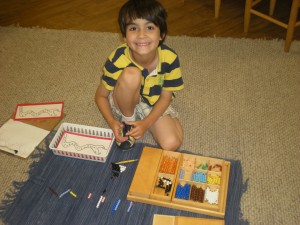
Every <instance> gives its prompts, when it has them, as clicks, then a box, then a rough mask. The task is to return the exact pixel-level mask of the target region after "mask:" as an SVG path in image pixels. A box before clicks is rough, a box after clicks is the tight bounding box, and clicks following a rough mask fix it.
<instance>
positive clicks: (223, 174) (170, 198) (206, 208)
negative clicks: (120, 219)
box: [127, 147, 230, 218]
mask: <svg viewBox="0 0 300 225" xmlns="http://www.w3.org/2000/svg"><path fill="white" fill-rule="evenodd" d="M229 173H230V162H228V161H225V160H221V159H215V158H209V157H203V156H196V155H191V154H184V153H179V152H170V151H165V150H162V149H158V148H151V147H144V148H143V152H142V155H141V158H140V160H139V164H138V166H137V169H136V172H135V174H134V177H133V180H132V183H131V186H130V188H129V191H128V194H127V199H128V200H131V201H136V202H142V203H146V204H152V205H157V206H163V207H168V208H174V209H179V210H185V211H190V212H195V213H200V214H205V215H210V216H216V217H220V218H224V216H225V207H226V199H227V191H228V179H229ZM199 175H201V176H199ZM201 177H202V180H201V179H200V178H201ZM203 177H204V178H205V179H204V180H203ZM170 184H171V185H170ZM186 188H187V189H186ZM200 189H202V190H200ZM199 191H200V192H201V194H199V193H200V192H199ZM182 193H184V194H182ZM195 193H196V194H195Z"/></svg>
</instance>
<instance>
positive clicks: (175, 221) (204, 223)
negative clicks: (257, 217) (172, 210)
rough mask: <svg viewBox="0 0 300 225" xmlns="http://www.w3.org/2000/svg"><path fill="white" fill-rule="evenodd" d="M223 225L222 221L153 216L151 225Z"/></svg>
mask: <svg viewBox="0 0 300 225" xmlns="http://www.w3.org/2000/svg"><path fill="white" fill-rule="evenodd" d="M186 224H193V225H225V222H224V220H220V219H202V218H194V217H185V216H167V215H158V214H154V216H153V223H152V225H186Z"/></svg>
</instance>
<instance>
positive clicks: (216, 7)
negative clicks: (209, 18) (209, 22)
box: [215, 0, 221, 19]
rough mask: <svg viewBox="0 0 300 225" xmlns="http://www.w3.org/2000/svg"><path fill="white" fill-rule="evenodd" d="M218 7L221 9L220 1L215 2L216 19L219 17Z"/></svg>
mask: <svg viewBox="0 0 300 225" xmlns="http://www.w3.org/2000/svg"><path fill="white" fill-rule="evenodd" d="M220 7H221V0H215V18H216V19H218V18H219V15H220Z"/></svg>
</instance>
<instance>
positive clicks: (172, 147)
mask: <svg viewBox="0 0 300 225" xmlns="http://www.w3.org/2000/svg"><path fill="white" fill-rule="evenodd" d="M181 144H182V140H181V139H180V138H178V137H175V136H173V137H168V138H166V139H165V140H163V141H162V142H161V143H160V146H161V148H162V149H164V150H168V151H177V150H178V149H179V148H180V146H181Z"/></svg>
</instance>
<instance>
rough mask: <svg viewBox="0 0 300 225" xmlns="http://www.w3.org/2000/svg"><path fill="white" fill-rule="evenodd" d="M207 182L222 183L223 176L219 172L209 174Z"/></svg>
mask: <svg viewBox="0 0 300 225" xmlns="http://www.w3.org/2000/svg"><path fill="white" fill-rule="evenodd" d="M207 183H208V184H218V185H219V184H221V177H220V176H219V175H218V174H214V173H212V174H208V177H207Z"/></svg>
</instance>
